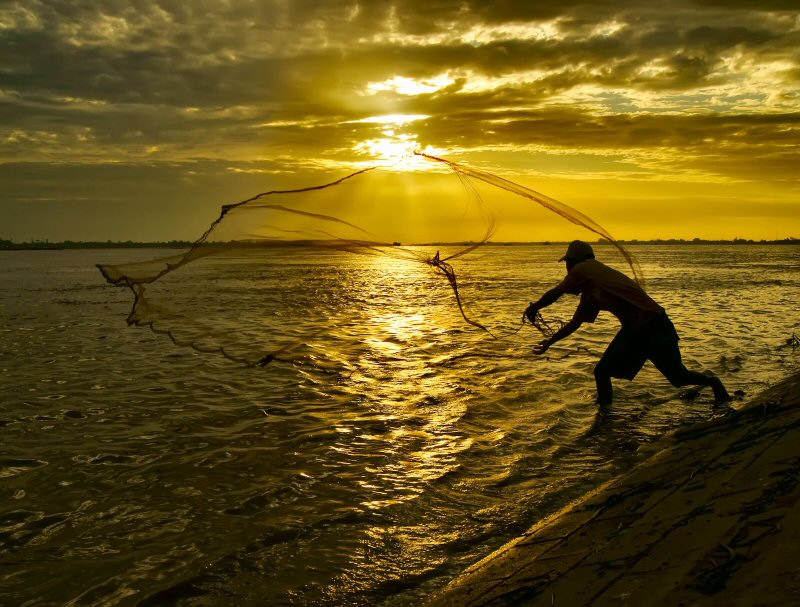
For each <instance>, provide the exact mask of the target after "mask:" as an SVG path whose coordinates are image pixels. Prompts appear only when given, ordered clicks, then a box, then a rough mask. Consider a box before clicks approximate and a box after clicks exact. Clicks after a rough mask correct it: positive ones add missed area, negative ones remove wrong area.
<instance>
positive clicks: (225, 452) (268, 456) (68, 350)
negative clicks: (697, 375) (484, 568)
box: [0, 245, 800, 606]
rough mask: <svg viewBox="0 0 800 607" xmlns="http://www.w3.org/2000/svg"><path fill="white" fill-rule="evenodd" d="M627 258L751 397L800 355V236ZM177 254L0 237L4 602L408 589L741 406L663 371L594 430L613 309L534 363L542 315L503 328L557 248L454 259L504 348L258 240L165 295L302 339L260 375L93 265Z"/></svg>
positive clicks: (410, 302) (372, 594) (390, 265)
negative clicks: (728, 406)
mask: <svg viewBox="0 0 800 607" xmlns="http://www.w3.org/2000/svg"><path fill="white" fill-rule="evenodd" d="M634 252H635V253H636V254H637V256H638V257H639V260H640V262H641V264H642V269H643V270H644V274H645V276H646V278H647V288H648V291H649V292H650V294H651V295H652V296H653V297H654V298H655V299H656V300H657V301H659V302H660V303H662V304H663V305H664V306H665V307H666V308H667V309H668V311H669V313H670V316H671V317H672V319H673V321H674V322H675V324H676V326H677V328H678V331H679V333H680V334H681V337H682V342H681V343H682V350H683V354H684V359H685V362H686V363H687V366H689V367H693V368H698V369H701V368H707V369H711V370H713V371H714V372H716V373H718V374H719V375H720V376H721V377H722V378H723V380H724V381H725V383H726V385H727V386H728V389H729V390H730V391H731V392H733V391H734V390H743V391H745V392H746V393H747V394H748V395H753V394H754V393H756V392H758V391H759V390H761V389H762V388H763V387H765V386H767V385H770V384H772V383H774V382H776V381H777V380H779V379H780V378H782V377H784V376H785V375H787V374H789V373H790V372H793V371H795V370H797V369H798V368H799V367H800V364H798V362H799V359H798V353H795V352H793V351H792V349H791V348H789V347H782V346H784V344H785V342H786V340H787V339H788V338H790V337H791V335H792V333H793V332H794V333H800V318H799V317H798V314H797V309H798V307H800V305H798V304H800V247H796V246H764V247H761V246H729V247H710V246H704V245H694V246H675V245H672V246H660V247H656V246H642V247H640V248H639V249H634ZM161 254H169V252H163V251H142V250H106V251H97V250H94V251H78V250H68V251H20V252H13V251H6V252H0V318H2V325H0V377H2V404H0V433H1V434H2V443H1V444H2V447H0V496H1V497H2V501H1V502H0V563H2V570H0V603H1V604H14V605H26V606H33V605H170V604H179V605H253V606H255V605H365V606H366V605H385V606H396V605H411V604H416V603H418V602H419V600H420V598H421V597H423V596H425V595H426V594H427V593H429V592H431V591H432V590H434V589H435V588H437V587H439V586H441V585H442V584H444V583H446V581H447V580H448V579H449V578H450V577H451V576H452V575H454V574H456V573H458V572H459V571H460V570H462V569H463V568H464V567H465V566H467V565H469V564H470V563H472V562H474V561H476V560H477V559H479V558H481V557H482V556H485V555H486V554H488V553H489V552H490V551H492V550H493V549H495V548H497V547H498V546H500V545H502V544H503V543H504V542H505V541H507V540H509V539H510V538H512V537H514V536H515V535H517V534H519V533H520V532H522V531H524V530H525V529H526V528H528V527H529V526H531V525H532V524H534V523H535V522H536V521H537V520H539V519H541V518H542V517H543V516H546V515H547V514H549V513H552V512H553V511H555V510H557V509H559V508H560V507H562V506H563V505H564V504H566V503H567V502H568V501H569V500H571V499H575V498H577V497H579V496H580V495H582V494H583V493H584V492H585V491H587V490H588V489H590V488H592V487H595V486H597V485H598V484H599V483H601V482H603V481H604V480H607V479H608V478H610V477H611V476H613V475H615V474H618V473H619V472H621V471H623V470H625V469H627V468H629V467H630V466H631V465H633V464H634V463H635V462H637V461H639V460H640V459H641V458H643V457H644V456H645V453H646V451H647V445H648V444H650V443H651V442H652V441H653V440H655V439H656V438H657V437H659V436H662V435H663V434H664V433H666V432H668V431H669V430H670V429H673V428H675V427H677V426H679V425H682V424H687V423H691V422H693V421H697V420H701V419H707V418H709V417H711V416H713V415H719V414H722V413H723V412H722V411H721V410H719V409H717V408H715V407H714V405H713V403H712V402H711V395H710V393H706V392H701V393H700V395H699V396H698V397H697V398H694V399H690V398H682V395H683V393H682V392H681V391H680V390H676V389H674V388H672V387H671V386H669V384H667V383H666V382H665V381H664V380H663V378H662V377H660V376H659V375H658V373H657V372H656V371H655V370H654V369H652V368H651V367H649V365H648V366H647V367H645V369H644V370H643V371H642V373H641V374H640V375H639V377H637V379H636V380H635V381H634V382H632V383H627V382H617V383H616V384H615V387H616V389H617V393H616V402H615V408H614V412H613V415H612V418H611V421H610V422H609V423H608V424H606V425H605V426H603V427H602V428H601V430H600V431H599V432H593V431H590V430H591V429H592V426H593V423H594V421H595V407H594V405H593V399H594V386H593V380H592V374H591V370H592V367H593V366H594V364H595V362H596V360H597V357H598V356H599V355H600V354H601V353H602V351H603V349H604V347H605V344H606V343H607V342H608V340H609V339H610V338H611V336H612V335H613V334H614V332H615V329H616V325H615V323H614V321H613V320H612V319H611V318H607V317H604V316H602V315H601V317H600V319H598V321H597V322H596V323H595V324H594V325H591V326H584V327H583V328H582V329H581V331H580V332H579V333H577V334H575V335H573V336H572V337H571V338H570V339H569V340H568V341H566V342H564V346H565V348H564V349H555V348H554V349H553V350H551V352H550V354H549V355H548V356H546V357H541V358H537V357H535V356H533V355H532V354H531V348H532V346H533V344H535V343H536V342H537V341H538V340H539V339H540V337H539V336H538V334H536V333H535V332H534V331H533V330H532V329H531V328H530V327H525V328H524V329H523V330H522V331H520V332H519V333H516V334H514V335H508V333H510V332H511V331H513V330H514V329H515V328H516V327H517V325H518V323H519V320H518V319H519V317H520V315H521V312H522V310H524V308H525V306H526V305H527V303H528V301H529V300H531V299H534V298H535V297H536V296H537V295H538V294H539V293H540V292H541V291H543V290H544V289H546V288H548V287H549V286H551V285H552V284H554V283H555V282H556V281H557V280H559V279H560V278H561V276H562V275H563V267H562V265H561V264H558V263H554V262H553V259H557V258H558V257H559V256H560V254H561V247H560V246H558V247H552V246H508V247H484V248H482V249H479V250H478V251H476V252H475V253H473V254H472V255H471V256H468V257H467V258H465V259H464V260H463V262H462V263H460V265H459V266H458V269H459V270H460V274H459V276H460V278H461V280H462V284H463V291H462V293H463V295H464V296H465V298H466V301H467V303H468V304H470V312H471V313H472V314H474V316H475V317H476V318H478V319H480V320H482V321H484V322H485V323H486V324H487V325H489V326H490V327H491V328H492V329H493V330H494V331H495V332H496V333H498V334H500V335H501V336H500V337H499V338H497V339H493V338H491V337H489V336H488V335H487V334H486V333H483V332H481V331H479V330H476V329H474V328H473V327H470V326H469V325H467V324H465V323H464V322H463V320H462V319H461V318H460V316H459V314H458V311H457V308H456V307H455V304H454V301H453V298H452V292H451V291H450V290H449V287H448V286H447V285H446V284H445V282H444V281H443V279H442V278H441V277H437V276H435V275H434V274H433V273H432V271H431V270H430V268H426V267H424V266H423V265H421V264H413V263H409V262H400V261H397V260H388V259H383V258H370V257H358V256H350V257H344V256H343V255H342V254H326V255H324V256H322V257H320V256H318V255H317V254H315V253H312V252H302V251H298V252H295V253H294V254H293V255H292V256H291V257H287V256H286V255H285V254H281V256H275V255H273V256H272V257H270V255H269V254H263V253H262V254H255V253H242V254H238V255H230V256H228V257H226V258H222V259H215V260H209V261H208V262H204V263H203V264H199V265H198V266H197V268H198V271H199V272H200V274H201V275H202V277H203V282H202V283H197V282H196V280H195V279H196V276H197V275H195V274H192V275H185V276H177V277H176V278H175V279H174V282H173V283H171V284H166V285H165V286H166V287H167V291H166V292H165V295H164V296H165V297H169V298H172V297H173V295H175V294H179V295H182V296H185V301H184V302H183V303H181V302H178V301H173V299H170V301H169V303H170V305H171V306H173V305H174V306H177V307H180V306H181V305H182V306H184V308H185V310H187V313H188V312H190V313H191V315H192V316H193V317H194V318H197V319H201V320H202V321H204V322H205V323H206V324H208V323H213V324H214V326H216V327H217V328H221V331H220V333H221V334H222V335H223V337H230V336H234V337H235V340H236V341H237V343H241V344H243V345H242V347H243V348H244V349H248V348H252V347H255V345H257V344H258V343H259V342H263V343H267V342H269V343H270V344H271V343H279V344H280V343H284V341H285V339H286V337H287V336H290V337H291V340H292V343H295V342H296V344H295V345H294V347H293V348H292V349H291V350H289V351H288V352H287V353H286V354H285V355H283V359H284V360H282V361H277V362H275V363H272V364H270V365H268V366H267V367H265V368H263V369H262V368H248V367H244V366H241V365H237V364H235V363H232V362H230V361H228V360H226V359H224V358H222V357H219V356H214V355H206V354H199V353H197V352H194V351H193V350H190V349H188V348H180V347H177V346H175V345H173V344H172V342H170V341H169V339H167V338H165V337H163V336H156V335H153V334H152V333H151V332H150V331H148V330H146V329H143V328H135V327H130V328H129V327H126V326H125V322H124V318H125V315H126V314H127V312H128V309H129V306H130V293H129V292H128V291H127V290H126V289H119V288H114V287H111V286H109V285H106V284H104V283H103V281H102V278H101V277H100V275H99V273H98V272H97V270H96V268H95V267H94V263H96V262H100V261H102V262H112V263H113V262H123V261H130V260H137V259H143V258H148V257H151V256H157V255H161ZM599 257H601V259H604V258H606V257H607V258H611V259H613V258H612V257H611V252H610V251H606V250H604V249H603V248H602V247H601V248H600V251H599ZM613 265H617V266H618V267H621V266H620V264H619V263H614V264H613ZM176 274H177V273H176ZM198 284H203V285H204V289H203V290H201V291H198V289H197V285H198ZM278 286H279V287H280V289H281V293H282V295H281V296H280V297H276V296H275V294H276V288H277V287H278ZM343 286H344V288H343ZM226 297H227V299H225V298H226ZM575 302H576V300H575V299H574V298H569V297H565V298H563V299H562V301H560V302H558V304H556V305H555V306H553V307H552V308H550V309H548V310H546V313H547V317H548V318H561V319H563V320H566V319H568V317H569V315H570V314H571V312H572V309H573V308H574V305H575ZM298 311H300V312H299V313H298ZM253 319H258V321H259V322H260V324H258V325H257V326H256V328H255V329H253V328H252V326H251V324H250V323H251V321H252V320H253ZM315 327H324V328H325V330H324V331H322V332H319V331H317V332H314V331H313V329H314V328H315ZM185 330H186V331H192V328H191V327H187V328H186V329H185ZM282 340H283V341H282ZM576 348H579V349H576ZM734 406H738V405H737V403H734Z"/></svg>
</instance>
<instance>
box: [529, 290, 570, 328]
mask: <svg viewBox="0 0 800 607" xmlns="http://www.w3.org/2000/svg"><path fill="white" fill-rule="evenodd" d="M563 294H564V291H563V289H561V286H560V285H559V286H556V287H553V288H552V289H550V290H549V291H548V292H547V293H545V294H544V295H542V296H541V297H540V298H539V301H537V302H536V303H532V304H531V305H529V306H528V309H527V310H525V316H527V317H528V320H530V321H531V322H533V321H534V319H535V318H536V313H537V312H538V311H539V310H541V309H542V308H546V307H547V306H549V305H550V304H553V303H555V302H556V301H558V298H559V297H561V296H562V295H563Z"/></svg>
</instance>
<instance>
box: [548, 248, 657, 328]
mask: <svg viewBox="0 0 800 607" xmlns="http://www.w3.org/2000/svg"><path fill="white" fill-rule="evenodd" d="M558 288H560V289H561V290H562V291H563V292H564V293H569V294H571V295H580V296H581V301H580V303H579V304H578V308H577V310H575V315H574V316H573V319H574V320H577V321H580V322H594V321H595V319H596V318H597V314H598V313H599V312H600V310H607V311H609V312H611V313H612V314H613V315H614V316H616V317H617V318H618V319H619V322H620V323H621V324H622V326H623V327H641V326H642V325H644V324H646V323H647V322H648V321H650V320H652V319H653V318H655V317H656V316H658V315H659V314H661V313H663V312H664V308H662V307H661V306H659V305H658V304H657V303H656V302H655V301H653V300H652V299H651V298H650V296H649V295H647V293H645V292H644V290H642V288H641V287H640V286H639V285H638V284H637V283H636V282H635V281H634V280H632V279H630V278H628V277H627V276H625V274H623V273H622V272H619V271H618V270H615V269H613V268H609V267H608V266H607V265H605V264H603V263H600V262H599V261H597V260H596V259H587V260H585V261H581V262H579V263H577V264H575V265H574V266H573V268H572V270H571V271H570V272H569V273H568V274H567V276H566V277H565V278H564V280H562V281H561V283H560V284H559V285H558Z"/></svg>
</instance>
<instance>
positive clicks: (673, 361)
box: [595, 312, 683, 380]
mask: <svg viewBox="0 0 800 607" xmlns="http://www.w3.org/2000/svg"><path fill="white" fill-rule="evenodd" d="M678 339H679V337H678V333H677V331H675V326H674V325H673V324H672V321H671V320H670V319H669V317H668V316H667V314H666V312H665V313H663V314H659V315H658V316H656V317H655V318H653V319H652V320H650V321H649V322H647V323H646V324H644V325H643V326H641V327H623V328H622V329H620V330H619V332H618V333H617V335H616V336H615V337H614V339H613V340H612V341H611V343H610V344H608V348H606V351H605V353H604V354H603V356H602V358H601V359H600V362H598V363H597V367H596V369H595V371H596V372H597V373H599V374H601V375H605V376H608V377H619V378H623V379H627V380H632V379H633V378H634V377H636V375H637V374H638V373H639V371H640V370H641V369H642V367H643V366H644V363H645V362H647V361H648V360H652V361H653V363H654V364H655V365H656V367H657V368H658V369H659V370H660V371H661V372H662V373H664V372H665V371H667V372H670V371H672V370H676V371H677V370H679V369H680V368H682V367H683V362H681V351H680V349H679V348H678Z"/></svg>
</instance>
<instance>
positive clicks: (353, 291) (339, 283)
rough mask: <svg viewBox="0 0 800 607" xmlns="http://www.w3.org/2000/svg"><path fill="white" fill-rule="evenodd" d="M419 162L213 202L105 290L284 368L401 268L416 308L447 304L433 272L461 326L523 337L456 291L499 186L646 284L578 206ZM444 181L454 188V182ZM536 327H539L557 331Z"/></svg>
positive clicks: (241, 356) (181, 337)
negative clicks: (435, 301)
mask: <svg viewBox="0 0 800 607" xmlns="http://www.w3.org/2000/svg"><path fill="white" fill-rule="evenodd" d="M414 154H415V156H416V157H418V158H420V159H423V160H424V161H426V164H428V163H429V164H430V166H431V167H432V168H433V170H430V171H425V172H398V171H393V170H392V169H391V167H388V168H387V167H368V168H364V169H361V170H359V171H355V172H353V173H351V174H349V175H346V176H344V177H341V178H339V179H336V180H333V181H329V182H326V183H322V184H319V185H315V186H307V187H301V188H296V189H280V190H278V189H276V190H270V191H266V192H262V193H260V194H256V195H255V196H252V197H250V198H247V199H245V200H241V201H239V202H236V203H233V204H226V205H224V206H222V207H221V209H220V212H219V215H218V217H217V218H216V219H215V220H214V221H212V222H211V224H210V225H209V227H208V229H207V230H206V231H205V232H204V233H203V234H202V235H201V236H200V237H199V238H198V239H197V240H196V241H195V242H194V244H193V245H192V246H191V247H190V248H189V249H188V250H186V251H185V252H183V253H180V254H177V255H173V256H170V257H162V258H156V259H152V260H147V261H141V262H135V263H127V264H119V265H111V264H98V268H99V269H100V271H101V272H102V274H103V276H104V277H105V279H106V280H107V281H108V282H109V283H111V284H114V285H117V286H124V287H127V288H129V289H130V290H131V291H132V293H133V304H132V307H131V310H130V313H129V314H128V319H127V321H128V324H129V325H137V326H146V327H149V328H150V329H151V330H152V331H153V332H155V333H157V334H163V335H166V336H167V337H169V338H170V339H171V340H172V341H173V342H174V343H175V344H177V345H179V346H182V347H189V348H193V349H195V350H197V351H199V352H204V353H215V354H220V355H222V356H224V357H226V358H228V359H230V360H233V361H236V362H239V363H242V364H245V365H249V366H264V365H267V364H269V363H272V362H274V361H289V360H293V356H296V355H297V350H298V349H300V348H305V349H306V350H308V348H311V347H312V346H311V345H309V344H313V342H314V339H315V337H317V336H322V335H324V336H325V338H326V339H328V340H331V339H333V340H337V339H338V340H347V339H351V338H352V334H353V328H354V327H356V326H357V325H358V324H359V323H362V322H369V319H370V318H371V314H372V315H374V311H371V307H370V306H371V305H372V304H373V303H374V300H375V299H376V298H378V299H379V298H381V297H385V298H389V299H390V298H391V297H392V295H393V290H394V287H393V283H392V281H391V278H392V275H393V274H394V273H396V272H397V271H398V268H401V270H402V271H403V272H412V273H414V272H420V273H419V274H415V275H414V276H412V281H415V282H414V284H417V283H419V284H421V285H422V284H424V285H426V286H425V291H424V293H425V299H424V300H422V301H429V300H430V299H431V297H438V298H440V299H441V298H442V297H443V293H442V291H441V289H440V288H439V287H437V285H440V284H441V283H440V282H435V278H433V277H435V276H440V277H444V278H445V280H446V283H447V287H449V292H450V297H451V298H453V299H454V304H455V305H454V310H458V314H459V315H460V317H461V319H462V320H463V321H464V322H465V323H466V324H467V325H468V326H471V327H473V328H474V329H476V330H479V331H483V332H485V333H486V334H487V335H490V336H493V337H500V336H507V335H510V334H513V333H516V332H517V331H519V330H520V329H521V328H522V325H523V324H524V323H525V321H524V318H523V321H522V324H520V325H517V326H516V327H515V328H513V329H509V328H508V327H507V326H502V327H500V328H498V327H496V326H492V327H490V326H489V324H488V323H487V322H485V321H484V320H483V319H482V318H478V317H477V316H476V314H474V313H473V312H472V311H471V306H472V304H473V303H475V301H476V300H480V295H476V294H474V293H473V294H472V295H469V296H467V295H465V291H473V292H475V291H478V290H479V289H477V288H476V284H477V282H479V281H476V280H472V281H467V283H468V286H467V287H465V281H464V280H463V273H462V271H461V270H460V269H459V271H458V275H457V270H456V267H455V265H456V264H457V263H460V262H461V261H462V260H463V259H464V258H465V257H466V256H467V255H469V254H470V253H472V252H474V251H475V250H477V249H479V248H481V247H482V246H483V245H485V244H486V243H487V242H488V241H489V240H490V239H491V237H492V236H493V234H494V233H495V226H496V223H495V222H496V209H495V208H493V207H492V202H493V199H494V197H495V194H496V193H497V192H499V191H503V192H507V193H510V194H513V195H514V196H517V197H522V198H524V199H528V200H530V201H533V202H536V203H538V204H539V205H541V206H542V207H544V208H545V209H547V210H548V211H551V212H553V213H556V214H558V215H559V216H561V217H563V218H564V219H566V220H568V221H570V222H572V223H574V224H576V225H578V226H581V227H583V228H585V229H587V230H589V231H590V232H592V233H594V234H596V235H598V236H600V237H601V238H602V239H604V240H606V241H608V242H609V243H611V244H613V245H614V246H615V247H616V248H617V249H618V250H619V252H620V253H621V254H622V256H623V257H624V258H625V260H626V262H627V263H628V265H629V266H630V267H631V270H632V271H633V273H634V276H635V277H636V278H637V280H639V279H640V278H641V272H640V270H639V268H638V264H637V263H636V260H635V259H634V258H633V256H632V255H631V254H630V253H629V252H628V251H626V250H625V249H624V247H622V245H621V244H619V243H618V242H617V241H616V240H615V239H614V238H613V237H612V236H611V234H610V233H608V231H606V230H605V229H604V228H602V227H601V226H600V225H598V224H597V223H596V222H594V221H593V220H592V219H591V218H589V217H587V216H586V215H584V214H583V213H581V212H579V211H578V210H576V209H573V208H571V207H569V206H567V205H565V204H563V203H561V202H559V201H557V200H555V199H553V198H550V197H548V196H545V195H544V194H541V193H539V192H536V191H534V190H531V189H529V188H527V187H525V186H522V185H520V184H517V183H514V182H512V181H510V180H507V179H505V178H502V177H499V176H497V175H493V174H491V173H488V172H485V171H481V170H478V169H475V168H471V167H467V166H465V165H463V164H458V163H455V162H452V161H449V160H446V159H443V158H439V157H436V156H432V155H429V154H426V153H422V152H415V153H414ZM453 176H455V177H456V178H457V181H458V183H459V185H460V187H453V183H452V179H453ZM486 186H488V189H486V191H481V189H482V187H483V188H486ZM331 209H335V212H333V211H331ZM404 242H405V243H409V242H410V243H417V244H413V245H409V244H402V243H404ZM426 242H427V243H432V244H422V243H426ZM454 243H462V244H461V245H458V244H454ZM355 255H360V256H370V257H372V258H374V259H375V260H376V261H375V263H374V267H373V268H372V270H371V271H366V270H365V269H364V268H365V266H364V264H363V263H362V264H350V263H348V260H349V259H350V258H352V257H353V256H355ZM368 267H369V266H368ZM414 268H419V270H415V269H414ZM424 268H428V271H427V273H425V272H423V271H422V270H423V269H424ZM430 270H433V272H432V273H431V272H430ZM432 279H433V280H432ZM427 293H432V294H433V295H432V296H431V295H427ZM387 305H391V302H390V301H389V302H388V303H387V302H384V307H386V306H387ZM420 305H425V304H424V303H421V304H420ZM538 320H539V322H537V323H534V326H535V327H536V328H537V329H538V330H539V331H540V332H542V333H544V334H548V333H549V332H552V330H553V329H552V327H551V325H550V324H548V323H546V322H545V321H544V320H543V319H538Z"/></svg>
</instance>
